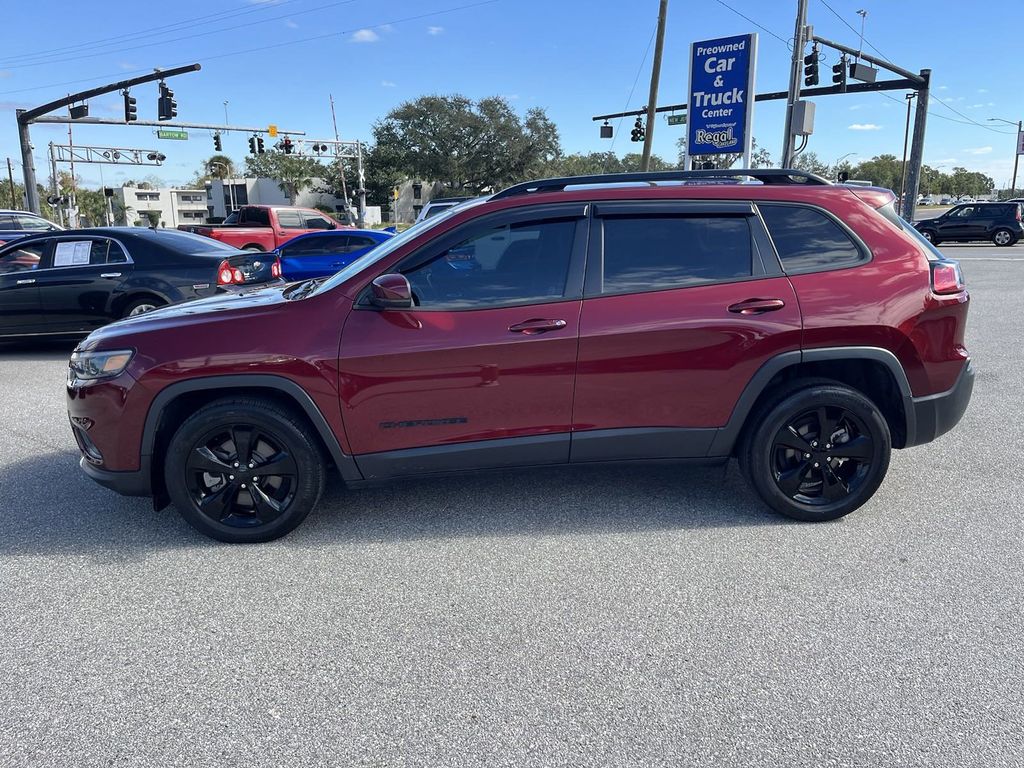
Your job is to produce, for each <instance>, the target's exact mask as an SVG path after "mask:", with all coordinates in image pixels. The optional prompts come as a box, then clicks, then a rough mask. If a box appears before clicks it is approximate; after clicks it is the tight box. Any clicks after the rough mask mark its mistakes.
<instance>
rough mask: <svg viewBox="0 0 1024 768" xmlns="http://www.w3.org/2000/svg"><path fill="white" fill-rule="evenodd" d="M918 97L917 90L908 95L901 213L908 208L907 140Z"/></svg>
mask: <svg viewBox="0 0 1024 768" xmlns="http://www.w3.org/2000/svg"><path fill="white" fill-rule="evenodd" d="M916 98H917V91H912V92H911V93H908V94H907V95H906V99H907V127H906V128H904V129H903V173H902V174H901V175H900V214H902V213H903V211H905V210H906V208H907V141H908V140H909V139H910V103H911V102H912V101H913V100H914V99H916Z"/></svg>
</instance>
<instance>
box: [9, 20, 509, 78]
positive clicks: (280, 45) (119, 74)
mask: <svg viewBox="0 0 1024 768" xmlns="http://www.w3.org/2000/svg"><path fill="white" fill-rule="evenodd" d="M500 1H501V0H480V2H476V3H467V4H465V5H456V6H453V7H451V8H444V9H442V10H440V11H431V12H429V13H420V14H417V15H415V16H406V17H405V18H401V19H393V20H391V21H382V22H380V23H378V24H364V25H363V26H361V27H354V28H352V29H342V30H338V31H336V32H327V33H325V34H322V35H312V36H310V37H303V38H299V39H297V40H286V41H284V42H281V43H271V44H268V45H259V46H255V47H253V48H244V49H242V50H237V51H228V52H227V53H218V54H215V55H213V56H195V57H190V58H189V59H188V60H185V61H180V62H177V63H175V64H172V65H169V66H168V67H166V68H167V69H170V68H171V67H176V66H183V65H185V64H188V63H190V62H191V61H194V60H195V59H201V60H202V61H204V62H206V61H215V60H217V59H225V58H229V57H231V56H240V55H242V54H246V53H255V52H257V51H266V50H271V49H274V48H283V47H286V46H289V45H297V44H299V43H309V42H313V41H315V40H324V39H327V38H330V37H339V36H341V35H348V34H352V33H354V32H358V31H359V30H360V29H380V28H382V27H386V26H388V25H389V24H403V23H405V22H407V21H418V20H419V19H426V18H431V17H433V16H442V15H444V14H446V13H454V12H456V11H464V10H468V9H470V8H478V7H480V6H484V5H492V4H493V3H497V2H500ZM152 71H153V70H152V68H149V69H137V70H131V71H128V72H124V71H122V72H116V73H114V74H110V75H94V76H93V77H85V78H78V79H77V80H66V81H64V82H60V83H47V84H46V85H35V86H32V87H31V88H18V89H15V90H10V91H0V96H6V95H8V94H12V93H25V92H27V91H38V90H40V89H42V88H60V87H63V86H65V85H75V84H77V83H91V82H95V81H96V80H105V79H107V78H110V77H123V76H125V75H131V74H144V73H146V72H152Z"/></svg>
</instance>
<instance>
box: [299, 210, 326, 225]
mask: <svg viewBox="0 0 1024 768" xmlns="http://www.w3.org/2000/svg"><path fill="white" fill-rule="evenodd" d="M302 215H303V218H305V220H306V229H334V224H333V223H332V222H331V220H330V219H328V218H327V217H326V216H324V215H322V214H319V213H313V212H312V211H303V212H302Z"/></svg>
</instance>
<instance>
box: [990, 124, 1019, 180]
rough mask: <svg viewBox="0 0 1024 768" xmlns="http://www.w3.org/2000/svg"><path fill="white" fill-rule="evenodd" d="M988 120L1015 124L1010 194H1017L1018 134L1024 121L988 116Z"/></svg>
mask: <svg viewBox="0 0 1024 768" xmlns="http://www.w3.org/2000/svg"><path fill="white" fill-rule="evenodd" d="M989 122H994V123H1006V124H1007V125H1016V126H1017V143H1016V145H1015V146H1014V148H1013V181H1012V182H1011V186H1012V189H1011V190H1010V192H1011V194H1013V195H1015V194H1017V162H1018V161H1019V160H1020V134H1021V131H1022V130H1024V121H1022V120H1018V121H1017V122H1016V123H1015V122H1013V121H1012V120H1004V119H1003V118H1001V117H990V118H989Z"/></svg>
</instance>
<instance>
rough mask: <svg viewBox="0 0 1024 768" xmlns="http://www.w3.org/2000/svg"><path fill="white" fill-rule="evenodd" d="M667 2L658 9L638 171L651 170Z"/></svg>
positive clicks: (664, 0)
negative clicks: (645, 122) (656, 33)
mask: <svg viewBox="0 0 1024 768" xmlns="http://www.w3.org/2000/svg"><path fill="white" fill-rule="evenodd" d="M667 17H668V0H661V5H660V7H659V8H658V35H657V40H656V42H655V43H654V64H653V65H652V67H651V92H650V95H649V96H648V97H647V131H646V132H645V133H644V154H643V159H642V160H641V161H640V170H642V171H649V170H650V169H651V146H652V145H653V144H654V113H655V111H656V110H657V109H658V81H659V80H660V79H661V53H662V51H663V50H664V48H665V20H666V18H667Z"/></svg>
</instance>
